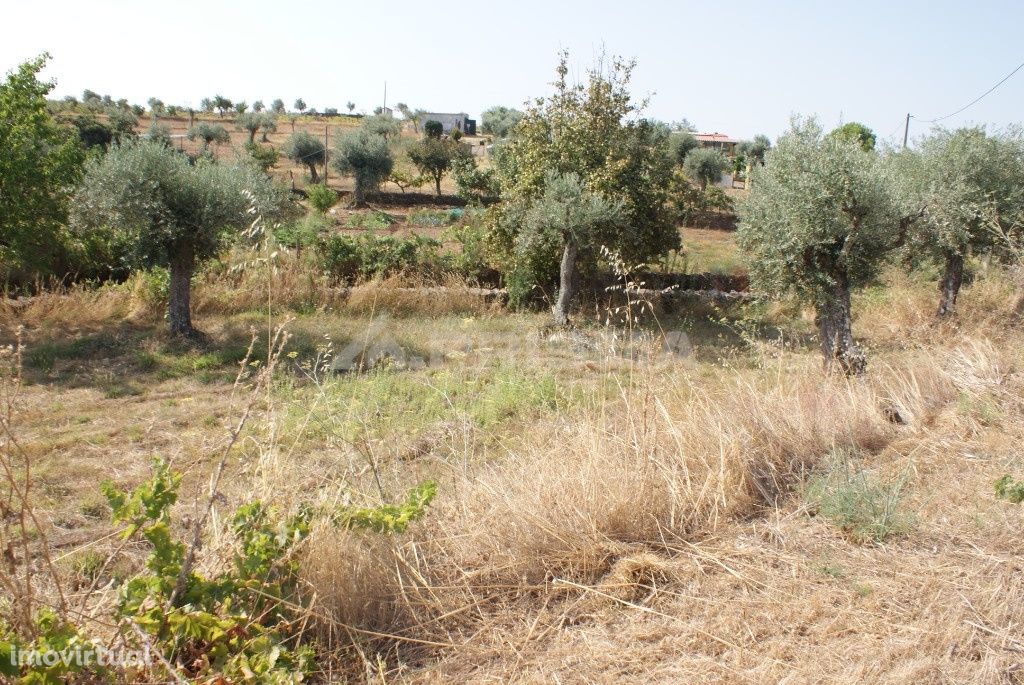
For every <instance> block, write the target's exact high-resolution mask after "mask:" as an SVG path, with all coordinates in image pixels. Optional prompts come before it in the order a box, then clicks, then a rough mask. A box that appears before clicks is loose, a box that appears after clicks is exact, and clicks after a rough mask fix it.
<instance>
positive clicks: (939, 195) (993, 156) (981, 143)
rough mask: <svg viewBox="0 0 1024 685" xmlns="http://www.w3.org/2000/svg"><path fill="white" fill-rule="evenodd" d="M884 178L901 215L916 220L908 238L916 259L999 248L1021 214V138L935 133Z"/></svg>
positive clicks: (970, 131) (979, 130) (895, 160)
mask: <svg viewBox="0 0 1024 685" xmlns="http://www.w3.org/2000/svg"><path fill="white" fill-rule="evenodd" d="M889 164H890V175H891V178H892V182H893V185H894V187H896V188H897V190H898V191H899V200H900V203H901V206H902V208H903V211H904V212H905V213H906V214H908V215H920V216H919V218H918V219H917V220H916V221H915V222H914V224H913V227H912V229H911V231H910V232H909V235H908V246H909V247H910V250H911V252H912V253H913V254H914V255H916V256H921V255H923V256H927V257H929V258H933V259H943V258H944V257H945V255H946V254H947V253H951V252H952V253H958V254H963V255H966V254H967V253H968V252H970V251H975V252H977V251H982V250H988V249H990V248H996V249H999V248H1002V247H1004V245H1003V244H1002V243H1001V241H999V239H998V237H999V233H1000V232H999V231H995V230H992V229H993V228H994V225H993V223H994V222H995V223H1001V224H1002V228H1003V229H1004V230H1006V231H1010V230H1011V229H1012V226H1013V225H1014V224H1019V223H1020V219H1021V214H1022V212H1024V137H1022V134H1021V131H1020V130H1019V129H1009V130H1007V131H1003V132H1001V133H997V134H989V133H987V132H986V131H985V129H984V128H983V127H972V128H961V129H957V130H955V131H949V130H945V129H937V130H935V131H934V132H932V133H931V134H930V135H928V136H927V137H925V138H923V139H921V140H920V141H919V142H918V143H917V145H916V147H915V149H912V150H906V151H903V152H900V153H897V154H894V155H893V156H892V157H891V158H890V160H889Z"/></svg>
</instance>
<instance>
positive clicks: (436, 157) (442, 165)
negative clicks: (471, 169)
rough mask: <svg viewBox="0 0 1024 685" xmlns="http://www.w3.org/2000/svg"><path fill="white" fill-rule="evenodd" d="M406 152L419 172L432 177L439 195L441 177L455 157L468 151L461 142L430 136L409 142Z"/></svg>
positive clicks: (449, 167) (439, 195) (449, 168)
mask: <svg viewBox="0 0 1024 685" xmlns="http://www.w3.org/2000/svg"><path fill="white" fill-rule="evenodd" d="M427 123H428V124H429V123H430V122H429V121H428V122H427ZM425 128H426V127H424V129H425ZM408 154H409V159H410V160H412V163H413V164H415V165H416V168H417V169H419V171H420V173H421V174H424V175H426V176H430V177H431V178H433V179H434V189H435V190H436V191H437V196H438V197H441V179H442V178H444V176H445V174H447V173H448V172H449V171H451V169H452V165H453V164H455V160H456V159H458V158H459V157H460V156H463V155H466V154H469V153H468V152H467V151H466V148H465V146H463V145H462V144H461V143H458V142H456V141H454V140H441V139H440V138H434V137H432V136H431V137H427V138H424V139H423V140H418V141H416V142H415V143H413V144H411V145H410V146H409V148H408Z"/></svg>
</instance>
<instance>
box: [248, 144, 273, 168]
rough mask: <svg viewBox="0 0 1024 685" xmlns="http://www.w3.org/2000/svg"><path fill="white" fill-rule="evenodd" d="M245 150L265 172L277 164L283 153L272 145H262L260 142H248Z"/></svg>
mask: <svg viewBox="0 0 1024 685" xmlns="http://www.w3.org/2000/svg"><path fill="white" fill-rule="evenodd" d="M245 151H246V152H248V153H249V156H250V157H252V160H253V162H255V163H256V164H257V165H258V166H259V167H260V168H261V169H263V171H264V172H266V171H269V170H270V169H271V167H273V166H274V165H275V164H277V161H278V160H279V159H280V158H281V154H280V153H279V152H278V151H277V150H275V149H274V148H273V146H271V145H260V144H259V143H246V145H245Z"/></svg>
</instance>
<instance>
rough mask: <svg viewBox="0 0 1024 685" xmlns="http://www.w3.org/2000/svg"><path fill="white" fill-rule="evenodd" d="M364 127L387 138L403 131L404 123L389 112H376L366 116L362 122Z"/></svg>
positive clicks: (369, 131)
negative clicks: (388, 113)
mask: <svg viewBox="0 0 1024 685" xmlns="http://www.w3.org/2000/svg"><path fill="white" fill-rule="evenodd" d="M362 128H363V129H364V130H365V131H367V132H368V133H372V134H373V135H376V136H380V137H382V138H384V140H387V139H389V138H391V137H392V136H397V135H398V134H399V133H401V131H402V124H401V122H399V121H398V120H397V119H395V118H394V117H393V116H390V115H387V114H374V115H373V116H369V117H364V118H363V122H362Z"/></svg>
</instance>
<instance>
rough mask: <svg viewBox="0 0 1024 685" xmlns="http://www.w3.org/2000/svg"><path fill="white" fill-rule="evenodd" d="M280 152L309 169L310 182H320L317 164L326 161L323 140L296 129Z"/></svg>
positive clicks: (322, 163) (320, 164)
mask: <svg viewBox="0 0 1024 685" xmlns="http://www.w3.org/2000/svg"><path fill="white" fill-rule="evenodd" d="M282 152H284V156H285V157H287V158H288V159H290V160H292V161H293V162H295V163H296V164H301V165H303V166H305V167H306V168H307V169H309V178H310V181H311V182H313V183H319V182H320V174H319V173H317V166H322V165H324V164H326V163H327V149H326V148H325V147H324V141H322V140H320V138H318V137H316V136H314V135H312V134H310V133H307V132H306V131H296V132H295V133H293V134H292V135H291V136H290V137H289V138H288V140H287V142H285V144H284V148H283V149H282Z"/></svg>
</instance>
